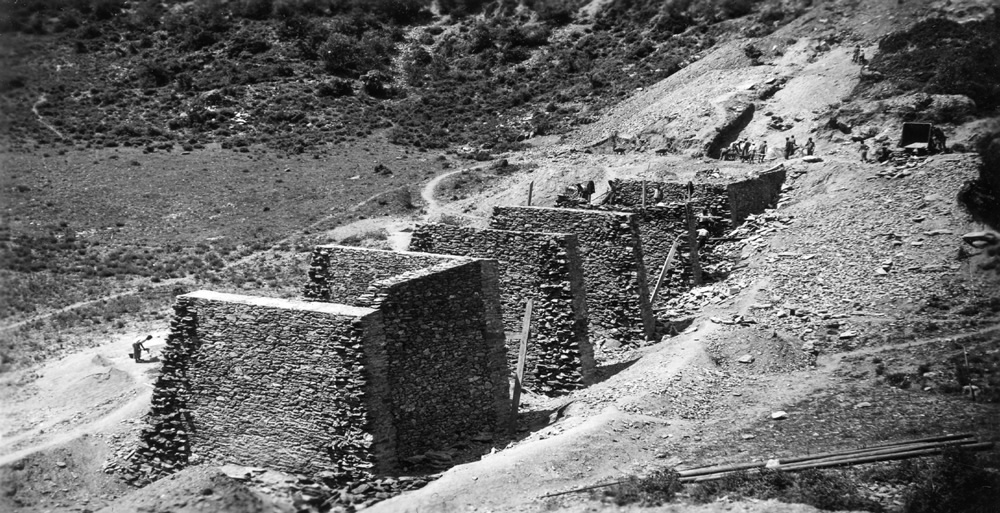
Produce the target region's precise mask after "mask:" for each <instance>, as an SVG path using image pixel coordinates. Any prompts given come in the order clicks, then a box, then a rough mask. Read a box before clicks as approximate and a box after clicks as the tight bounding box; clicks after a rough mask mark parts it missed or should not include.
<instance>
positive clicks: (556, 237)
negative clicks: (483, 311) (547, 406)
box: [410, 224, 594, 395]
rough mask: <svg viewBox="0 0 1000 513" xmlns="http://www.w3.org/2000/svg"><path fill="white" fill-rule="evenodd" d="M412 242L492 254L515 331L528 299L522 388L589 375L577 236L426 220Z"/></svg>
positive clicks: (579, 381) (437, 249)
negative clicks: (529, 310)
mask: <svg viewBox="0 0 1000 513" xmlns="http://www.w3.org/2000/svg"><path fill="white" fill-rule="evenodd" d="M410 249H411V250H415V251H422V252H428V253H443V254H449V255H462V256H469V257H480V258H490V259H495V260H497V263H498V265H499V271H500V297H501V301H502V306H503V317H504V329H505V330H506V331H507V332H519V331H520V330H521V326H522V323H523V314H524V307H525V304H526V303H527V300H528V299H532V300H533V307H532V317H531V333H532V336H531V339H530V340H531V343H530V344H528V351H527V357H526V360H525V374H524V376H525V377H524V385H525V386H526V387H527V388H530V389H533V390H537V391H539V392H541V393H544V394H548V395H556V394H560V393H565V392H569V391H572V390H575V389H578V388H582V387H583V386H585V385H587V384H589V383H590V382H591V380H592V375H593V371H594V354H593V348H592V347H591V344H590V340H589V337H588V335H587V302H586V301H587V300H586V296H585V293H586V292H585V287H584V280H583V269H582V263H581V261H580V255H579V250H578V248H577V238H576V236H575V235H573V234H566V233H535V232H516V231H507V230H477V229H475V228H468V227H459V226H451V225H445V224H425V225H421V226H418V227H417V229H416V230H415V231H414V232H413V236H412V238H411V240H410ZM510 340H511V343H509V344H508V346H507V363H508V365H509V366H510V367H511V368H513V367H514V366H515V365H516V364H517V358H518V351H519V346H520V344H519V343H518V341H517V340H516V339H510Z"/></svg>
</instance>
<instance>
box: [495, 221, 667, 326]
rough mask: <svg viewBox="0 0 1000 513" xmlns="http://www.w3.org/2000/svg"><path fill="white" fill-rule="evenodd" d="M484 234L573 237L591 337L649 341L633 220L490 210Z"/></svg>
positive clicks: (639, 247) (648, 312)
mask: <svg viewBox="0 0 1000 513" xmlns="http://www.w3.org/2000/svg"><path fill="white" fill-rule="evenodd" d="M490 228H494V229H498V230H513V231H528V232H559V233H573V234H576V236H577V238H578V240H579V243H580V256H581V259H582V261H583V275H584V280H585V281H586V289H587V310H588V314H589V317H590V333H591V334H592V335H603V336H610V337H612V338H615V339H618V340H620V341H623V342H626V343H627V342H630V341H631V342H635V341H637V340H642V339H644V338H650V337H652V336H653V331H654V325H653V312H652V309H651V308H650V305H649V291H648V287H647V283H646V268H645V266H644V265H643V253H642V244H641V242H640V241H639V229H638V226H637V224H636V219H635V216H634V215H632V214H627V213H621V212H599V211H589V210H579V209H564V208H542V207H494V209H493V215H492V217H491V218H490Z"/></svg>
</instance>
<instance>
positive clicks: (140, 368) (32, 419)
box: [0, 332, 166, 466]
mask: <svg viewBox="0 0 1000 513" xmlns="http://www.w3.org/2000/svg"><path fill="white" fill-rule="evenodd" d="M144 334H145V333H127V334H124V335H118V336H115V337H114V338H112V339H111V340H109V341H108V343H106V344H104V345H102V346H99V347H96V348H91V349H87V350H84V351H80V352H77V353H75V354H72V355H70V356H67V357H65V358H62V359H60V360H56V361H52V362H49V363H47V364H45V365H44V366H42V367H41V368H37V369H34V370H23V371H17V372H15V373H13V374H12V375H10V376H5V380H4V381H5V382H4V383H3V384H2V385H4V386H2V387H0V390H2V394H0V466H2V465H6V464H8V463H11V462H13V461H17V460H19V459H21V458H24V457H25V456H28V455H30V454H32V453H35V452H38V451H41V450H45V449H48V448H51V447H55V446H57V445H61V444H63V443H66V442H68V441H70V440H73V439H76V438H79V437H80V436H83V435H85V434H92V433H106V432H109V431H114V430H115V427H116V426H117V425H118V424H119V423H120V422H121V421H123V420H125V419H128V418H133V417H138V416H140V415H141V414H142V413H144V412H145V411H146V410H147V409H148V407H149V400H150V397H151V396H152V392H153V386H152V381H153V378H154V377H155V374H156V372H157V371H158V368H159V366H158V365H157V364H156V363H155V361H156V360H155V357H156V356H157V355H158V354H159V352H160V349H161V348H162V347H163V345H164V344H165V338H166V332H156V333H152V335H153V337H154V338H153V341H152V343H148V344H147V348H148V349H150V350H151V353H150V355H149V356H147V361H146V362H143V363H136V362H135V361H134V360H132V358H131V357H130V356H129V355H128V354H127V353H128V351H129V350H130V344H131V342H132V341H133V340H135V339H137V338H140V337H141V336H142V335H144ZM25 381H30V384H27V385H20V383H21V382H25ZM19 385H20V386H19Z"/></svg>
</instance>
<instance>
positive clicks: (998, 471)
mask: <svg viewBox="0 0 1000 513" xmlns="http://www.w3.org/2000/svg"><path fill="white" fill-rule="evenodd" d="M920 477H921V479H920V480H919V481H917V482H916V483H915V485H914V487H913V488H911V489H910V491H909V492H908V493H907V494H906V496H905V498H904V502H905V505H904V507H903V511H904V512H905V513H950V512H953V511H961V512H964V513H992V512H995V511H996V507H997V504H1000V455H998V454H997V453H995V452H993V453H987V454H985V455H982V456H979V455H976V454H975V453H972V452H968V451H961V450H951V451H948V452H945V453H944V455H943V456H942V457H941V459H940V460H939V461H938V462H937V463H936V464H934V466H933V467H931V469H930V470H929V471H928V472H924V473H922V475H921V476H920Z"/></svg>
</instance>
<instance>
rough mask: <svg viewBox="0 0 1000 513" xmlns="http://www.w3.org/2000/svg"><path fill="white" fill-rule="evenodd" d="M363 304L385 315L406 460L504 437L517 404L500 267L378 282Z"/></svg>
mask: <svg viewBox="0 0 1000 513" xmlns="http://www.w3.org/2000/svg"><path fill="white" fill-rule="evenodd" d="M359 304H360V305H362V306H368V307H371V308H375V309H377V310H378V311H380V312H381V313H382V315H383V319H384V323H385V333H386V361H387V366H388V380H389V381H388V386H389V391H390V395H389V407H390V408H391V409H392V412H393V423H394V426H395V428H396V436H397V442H396V443H397V450H398V452H399V454H400V457H401V458H407V457H411V456H415V455H419V454H423V453H425V452H427V451H430V450H439V449H442V448H444V447H445V446H448V445H451V444H453V443H455V442H458V441H461V440H468V439H469V438H472V437H474V436H476V435H480V434H484V433H485V434H489V435H498V434H499V432H500V430H501V429H502V428H503V427H504V426H506V421H507V419H508V418H509V417H508V415H509V414H510V400H509V398H508V376H509V372H508V369H507V363H506V358H505V351H504V334H503V321H502V318H501V313H500V290H499V282H498V275H497V264H496V262H495V261H493V260H478V259H477V260H468V259H463V260H458V261H456V262H448V263H442V264H438V265H436V266H434V267H430V268H427V269H421V270H418V271H413V272H409V273H404V274H402V275H399V276H396V277H393V278H389V279H386V280H382V281H378V282H375V283H374V284H373V285H372V290H371V292H370V293H369V294H366V295H364V296H363V297H362V298H361V300H360V301H359Z"/></svg>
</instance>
